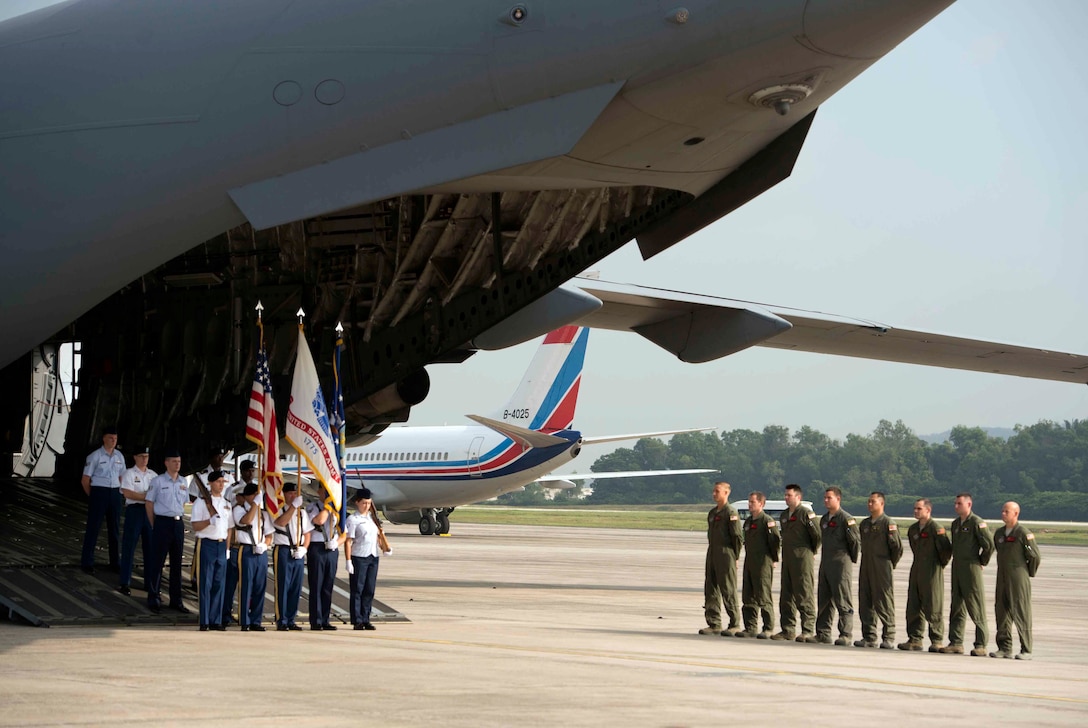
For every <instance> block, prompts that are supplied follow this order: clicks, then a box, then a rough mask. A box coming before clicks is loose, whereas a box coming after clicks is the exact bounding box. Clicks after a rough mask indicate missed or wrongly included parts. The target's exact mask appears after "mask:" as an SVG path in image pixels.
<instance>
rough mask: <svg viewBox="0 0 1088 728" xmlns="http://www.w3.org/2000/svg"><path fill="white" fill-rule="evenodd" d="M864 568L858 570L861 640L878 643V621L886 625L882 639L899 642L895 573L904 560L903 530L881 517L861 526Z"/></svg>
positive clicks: (893, 522) (891, 521) (885, 515)
mask: <svg viewBox="0 0 1088 728" xmlns="http://www.w3.org/2000/svg"><path fill="white" fill-rule="evenodd" d="M859 531H860V534H861V568H859V569H858V572H859V573H858V614H859V615H860V617H861V638H862V639H863V640H865V641H866V642H876V641H877V634H876V627H877V620H878V619H879V620H880V622H881V625H882V629H883V631H882V633H881V639H882V640H883V641H884V642H891V641H893V640H894V639H895V589H894V588H893V583H892V569H894V568H895V567H896V566H898V565H899V559H901V558H902V557H903V539H901V538H900V537H899V526H898V525H897V524H896V522H895V521H893V520H892V519H890V518H888V516H887V514H881V516H880V517H879V518H873V517H871V516H870V517H869V518H866V519H865V520H864V521H862V522H861V526H860V528H859Z"/></svg>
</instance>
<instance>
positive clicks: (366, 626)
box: [363, 622, 377, 632]
mask: <svg viewBox="0 0 1088 728" xmlns="http://www.w3.org/2000/svg"><path fill="white" fill-rule="evenodd" d="M363 629H365V630H369V631H370V632H373V631H374V630H376V629H377V627H375V626H374V625H372V624H371V623H370V622H367V623H366V624H364V625H363Z"/></svg>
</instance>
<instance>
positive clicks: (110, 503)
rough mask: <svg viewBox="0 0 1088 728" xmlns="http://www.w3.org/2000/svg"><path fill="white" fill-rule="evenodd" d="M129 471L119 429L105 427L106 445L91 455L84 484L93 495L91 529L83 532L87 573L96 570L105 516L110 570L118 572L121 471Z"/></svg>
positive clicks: (89, 516) (82, 562)
mask: <svg viewBox="0 0 1088 728" xmlns="http://www.w3.org/2000/svg"><path fill="white" fill-rule="evenodd" d="M123 472H125V456H124V455H122V454H121V451H120V450H118V449H117V428H115V427H107V428H105V429H104V430H102V447H100V448H98V449H97V450H95V451H94V452H92V453H91V454H90V455H88V456H87V461H86V462H85V463H84V465H83V478H82V480H81V481H80V484H81V485H82V486H83V492H84V493H85V494H86V495H87V497H88V498H90V503H88V504H87V530H86V531H85V532H84V534H83V555H82V558H81V559H80V562H79V565H80V568H81V569H83V571H84V572H85V573H88V574H93V573H94V548H95V545H96V544H97V543H98V532H99V531H100V530H101V529H102V519H103V518H104V519H106V537H107V539H108V541H109V550H110V569H112V570H114V571H118V570H119V569H120V563H119V559H118V554H117V551H118V549H117V546H118V542H119V540H120V539H119V538H118V535H119V534H118V532H119V531H120V530H121V474H122V473H123Z"/></svg>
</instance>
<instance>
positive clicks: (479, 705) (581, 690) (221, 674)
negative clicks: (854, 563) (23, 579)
mask: <svg viewBox="0 0 1088 728" xmlns="http://www.w3.org/2000/svg"><path fill="white" fill-rule="evenodd" d="M390 530H391V533H390V535H391V537H392V539H391V540H392V542H393V547H394V554H393V555H392V556H388V557H383V558H382V560H381V566H380V571H379V575H378V595H379V597H380V598H382V599H384V600H385V601H387V602H388V603H389V604H391V605H393V606H394V607H397V608H399V609H400V610H402V611H403V612H404V613H405V614H406V615H407V616H408V617H409V618H410V619H411V620H412V621H411V623H407V624H390V625H380V626H379V629H378V631H376V632H355V631H345V630H343V629H341V630H340V631H338V632H335V633H334V632H319V633H318V632H309V631H305V632H290V633H277V632H274V631H270V632H265V633H245V634H243V633H241V632H239V631H237V629H234V630H232V631H229V632H226V633H220V632H207V633H201V632H197V631H196V629H195V628H181V627H125V628H86V627H78V628H77V627H55V628H52V629H35V628H32V627H25V626H20V625H15V624H10V623H4V624H0V651H2V654H3V661H2V663H0V705H2V706H3V709H2V710H0V724H2V725H76V724H78V725H111V726H117V725H124V724H129V723H133V724H135V723H140V724H148V723H151V724H156V725H168V724H187V725H222V724H225V723H228V722H236V721H246V722H247V723H249V724H258V723H267V724H271V725H291V726H293V727H298V726H308V725H313V726H323V725H329V724H346V723H356V724H360V723H368V724H378V725H383V726H396V725H411V726H418V725H421V724H442V725H447V726H482V725H484V726H486V725H494V726H508V725H520V724H534V725H563V726H572V725H578V726H580V725H621V724H622V725H637V726H694V725H706V724H710V723H728V722H730V721H744V722H746V723H749V724H771V723H773V724H780V725H781V724H785V725H827V724H831V723H834V724H838V725H861V724H870V725H872V724H875V723H879V724H888V723H890V722H899V721H902V720H909V719H910V718H911V717H912V716H917V717H918V718H921V717H922V716H925V719H926V720H929V721H937V720H940V721H942V722H943V721H947V720H949V719H951V720H957V719H962V720H968V721H970V722H971V723H972V724H975V725H978V724H983V723H990V724H1007V723H1020V724H1031V725H1078V726H1083V725H1085V724H1088V671H1086V670H1085V667H1086V666H1088V619H1086V617H1085V614H1088V569H1086V566H1088V549H1084V548H1077V547H1060V546H1052V547H1046V546H1044V547H1042V553H1043V564H1042V567H1041V569H1040V571H1039V575H1038V577H1036V579H1035V580H1034V584H1033V588H1034V616H1035V659H1034V661H1031V662H1024V661H1018V660H996V659H990V658H977V657H969V656H959V655H935V654H929V653H905V652H901V651H899V650H894V651H887V650H872V649H857V648H853V647H849V648H845V647H832V646H825V645H806V644H796V643H777V642H775V643H772V642H769V641H765V640H740V639H732V638H722V637H706V636H700V635H697V634H696V631H697V630H698V629H699V628H700V627H702V626H704V622H703V614H702V573H703V559H704V554H705V548H706V536H705V535H704V534H702V533H680V532H666V531H660V532H653V531H625V530H609V529H568V528H547V527H525V526H516V527H515V526H490V525H468V524H465V525H462V524H457V523H456V522H455V523H454V533H453V535H452V536H451V537H449V538H439V537H423V536H419V535H417V534H415V533H412V532H410V531H409V530H408V529H407V528H405V527H401V528H399V529H390ZM909 567H910V552H909V549H908V550H907V554H906V555H905V556H904V559H903V562H902V563H900V565H899V568H898V569H897V570H896V580H897V583H896V598H897V608H896V614H897V617H898V624H897V633H898V634H897V639H898V640H905V638H906V635H905V625H904V623H905V620H904V607H905V604H906V578H907V572H908V570H909ZM985 575H986V589H987V603H988V605H989V620H990V623H989V627H990V632H991V635H990V644H989V648H990V649H991V650H993V649H995V645H994V638H993V630H994V628H995V624H994V621H993V620H994V617H993V583H994V579H995V568H994V566H990V567H987V569H986V570H985ZM775 576H776V582H777V578H778V574H777V573H776V575H775ZM855 579H856V577H855ZM855 583H856V582H855ZM946 583H947V576H946ZM775 604H776V606H777V584H776V599H775ZM948 604H949V600H948V597H947V596H946V600H945V610H946V613H945V616H946V620H947V608H948ZM776 619H777V618H776ZM858 630H859V627H858V626H857V625H856V624H855V638H857V636H858ZM972 634H973V627H972V626H971V625H970V623H969V624H968V635H972Z"/></svg>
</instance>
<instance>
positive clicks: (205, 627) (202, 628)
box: [200, 624, 208, 632]
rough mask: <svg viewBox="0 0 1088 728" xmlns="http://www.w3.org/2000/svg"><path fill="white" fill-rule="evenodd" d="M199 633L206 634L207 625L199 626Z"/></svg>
mask: <svg viewBox="0 0 1088 728" xmlns="http://www.w3.org/2000/svg"><path fill="white" fill-rule="evenodd" d="M200 631H201V632H207V631H208V625H206V624H202V625H200Z"/></svg>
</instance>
